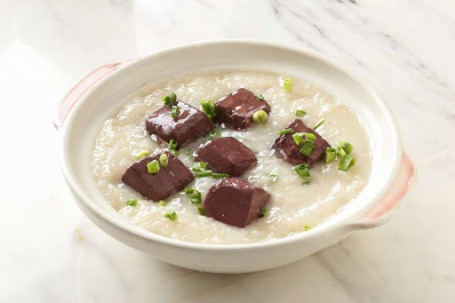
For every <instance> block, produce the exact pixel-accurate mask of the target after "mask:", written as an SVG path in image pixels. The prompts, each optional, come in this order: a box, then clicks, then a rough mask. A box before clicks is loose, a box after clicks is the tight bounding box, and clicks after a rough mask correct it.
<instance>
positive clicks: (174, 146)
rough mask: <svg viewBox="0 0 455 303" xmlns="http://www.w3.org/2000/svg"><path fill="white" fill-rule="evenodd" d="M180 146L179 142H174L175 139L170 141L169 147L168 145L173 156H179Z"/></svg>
mask: <svg viewBox="0 0 455 303" xmlns="http://www.w3.org/2000/svg"><path fill="white" fill-rule="evenodd" d="M178 145H179V143H178V142H177V140H174V139H171V140H170V141H169V145H168V148H167V149H168V150H169V152H170V153H171V154H173V155H174V156H176V155H177V146H178Z"/></svg>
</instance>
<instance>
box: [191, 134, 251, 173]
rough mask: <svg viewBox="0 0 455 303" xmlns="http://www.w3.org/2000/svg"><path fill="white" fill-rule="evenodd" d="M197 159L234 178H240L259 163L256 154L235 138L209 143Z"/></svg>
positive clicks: (215, 140)
mask: <svg viewBox="0 0 455 303" xmlns="http://www.w3.org/2000/svg"><path fill="white" fill-rule="evenodd" d="M195 159H196V161H203V162H207V163H208V165H209V168H210V169H211V170H213V171H214V172H217V173H224V174H229V175H231V176H234V177H238V176H240V175H241V174H243V173H244V172H245V171H246V170H247V169H249V168H251V167H253V166H254V165H255V164H256V162H257V159H256V156H255V155H254V153H253V152H252V151H251V150H250V149H249V148H248V147H247V146H246V145H245V144H243V143H242V142H240V141H239V140H237V139H235V138H233V137H225V138H217V139H213V140H212V141H209V142H208V143H206V144H205V145H203V146H202V147H201V148H200V149H199V151H198V152H197V156H196V158H195Z"/></svg>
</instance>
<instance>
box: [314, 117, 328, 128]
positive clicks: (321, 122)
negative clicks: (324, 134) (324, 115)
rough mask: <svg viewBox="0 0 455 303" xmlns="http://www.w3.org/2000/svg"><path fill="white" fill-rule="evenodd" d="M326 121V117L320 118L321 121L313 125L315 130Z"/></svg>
mask: <svg viewBox="0 0 455 303" xmlns="http://www.w3.org/2000/svg"><path fill="white" fill-rule="evenodd" d="M324 122H325V119H321V120H319V122H318V123H317V124H316V125H315V126H314V127H313V129H314V130H316V129H317V128H318V127H319V126H321V125H322V124H323V123H324Z"/></svg>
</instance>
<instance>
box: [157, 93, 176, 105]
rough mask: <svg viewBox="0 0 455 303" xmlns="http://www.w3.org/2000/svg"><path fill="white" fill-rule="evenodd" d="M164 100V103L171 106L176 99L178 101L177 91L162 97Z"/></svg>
mask: <svg viewBox="0 0 455 303" xmlns="http://www.w3.org/2000/svg"><path fill="white" fill-rule="evenodd" d="M161 100H163V102H164V105H166V106H171V105H172V104H173V103H174V102H175V101H177V95H176V94H175V93H170V94H169V95H167V96H164V97H163V98H161Z"/></svg>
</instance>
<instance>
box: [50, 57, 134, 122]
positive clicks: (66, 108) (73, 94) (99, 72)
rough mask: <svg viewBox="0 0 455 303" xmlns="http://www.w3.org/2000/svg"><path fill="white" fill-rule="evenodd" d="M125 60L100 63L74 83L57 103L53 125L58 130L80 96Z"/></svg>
mask: <svg viewBox="0 0 455 303" xmlns="http://www.w3.org/2000/svg"><path fill="white" fill-rule="evenodd" d="M127 62H129V61H127ZM127 62H115V63H109V64H104V65H101V66H99V67H97V68H95V69H94V70H93V71H91V72H90V73H88V74H87V75H86V76H85V77H84V78H82V79H81V80H80V81H79V82H78V83H76V85H74V87H73V88H71V90H70V91H69V92H68V93H67V94H66V96H65V97H64V98H63V99H62V101H61V102H60V104H59V105H58V108H57V112H56V114H55V116H54V120H53V124H54V127H55V128H56V129H57V130H59V129H60V128H61V127H62V126H63V125H64V123H65V120H66V118H67V117H68V115H69V113H70V112H71V110H72V109H73V107H74V106H75V105H76V103H77V102H78V101H79V100H80V99H81V97H82V96H83V95H84V94H85V93H87V91H88V90H89V89H90V88H92V87H93V86H94V85H95V84H97V83H98V82H100V81H101V80H102V79H104V78H105V77H107V76H108V75H110V74H111V73H112V72H114V71H115V70H117V69H118V68H119V67H120V66H122V65H124V64H125V63H127Z"/></svg>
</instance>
